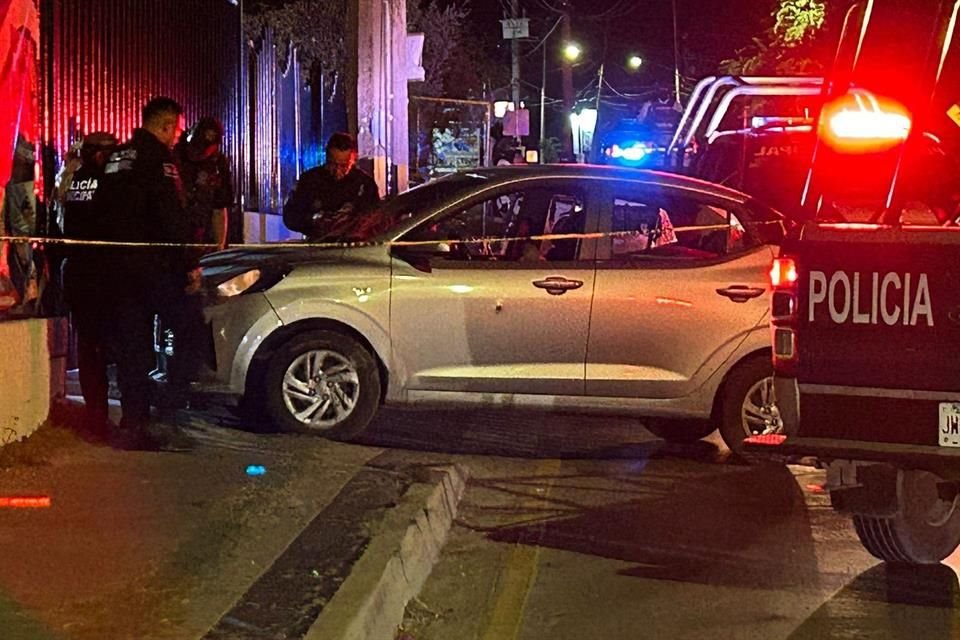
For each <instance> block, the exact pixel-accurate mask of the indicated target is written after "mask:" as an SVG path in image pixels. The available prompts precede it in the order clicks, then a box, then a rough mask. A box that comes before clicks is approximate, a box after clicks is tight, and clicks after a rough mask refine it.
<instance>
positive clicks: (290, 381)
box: [264, 330, 381, 440]
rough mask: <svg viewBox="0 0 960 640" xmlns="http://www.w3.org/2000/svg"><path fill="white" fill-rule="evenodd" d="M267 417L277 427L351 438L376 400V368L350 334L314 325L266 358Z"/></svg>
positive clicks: (369, 417) (373, 409)
mask: <svg viewBox="0 0 960 640" xmlns="http://www.w3.org/2000/svg"><path fill="white" fill-rule="evenodd" d="M264 383H265V386H266V394H265V397H264V409H265V412H266V414H267V418H268V419H269V420H270V421H271V422H272V423H273V424H274V425H276V426H277V428H279V429H280V430H282V431H292V432H299V433H309V434H314V435H321V436H324V437H327V438H332V439H335V440H351V439H353V438H356V437H358V436H359V435H360V434H362V433H363V432H364V430H365V429H366V428H367V426H368V425H369V424H370V421H371V420H372V419H373V416H374V415H375V414H376V412H377V408H378V406H379V404H380V390H381V381H380V371H379V369H378V367H377V363H376V361H375V360H374V357H373V355H372V354H371V353H370V352H369V351H368V350H367V348H366V347H365V346H364V345H363V344H361V343H360V342H359V341H358V340H356V339H355V338H353V337H351V336H349V335H347V334H345V333H341V332H338V331H328V330H317V331H309V332H305V333H302V334H299V335H297V336H294V337H293V338H291V339H290V340H288V341H287V342H286V343H284V344H283V346H281V347H280V348H279V349H278V350H277V352H276V353H274V354H273V356H272V358H271V359H270V363H269V365H268V366H267V372H266V376H265V378H264Z"/></svg>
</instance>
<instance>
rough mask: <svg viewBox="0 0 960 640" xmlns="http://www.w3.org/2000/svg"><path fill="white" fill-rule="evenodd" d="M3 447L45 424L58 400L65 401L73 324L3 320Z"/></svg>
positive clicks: (0, 394) (0, 343) (0, 421)
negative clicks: (55, 401)
mask: <svg viewBox="0 0 960 640" xmlns="http://www.w3.org/2000/svg"><path fill="white" fill-rule="evenodd" d="M0 349H2V350H3V358H2V360H0V362H2V364H0V446H2V445H4V444H7V443H10V442H16V441H17V440H21V439H23V438H25V437H27V436H28V435H30V434H31V433H33V432H34V431H35V430H36V429H37V427H39V426H40V425H41V424H43V423H44V422H45V421H46V420H47V418H48V417H49V415H50V407H51V404H52V401H53V399H55V398H59V397H63V395H64V384H65V378H66V359H67V323H66V320H64V319H62V318H58V319H29V320H9V321H4V322H0Z"/></svg>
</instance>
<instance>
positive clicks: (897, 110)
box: [820, 92, 912, 152]
mask: <svg viewBox="0 0 960 640" xmlns="http://www.w3.org/2000/svg"><path fill="white" fill-rule="evenodd" d="M820 123H821V124H820V127H821V134H820V135H821V138H822V139H823V141H824V142H825V143H827V144H828V145H830V146H831V147H834V148H835V149H837V150H840V151H847V152H874V151H882V150H884V149H889V148H891V147H895V146H897V145H898V144H900V143H902V142H903V141H904V140H906V139H907V136H909V135H910V128H911V126H912V119H911V117H910V113H909V112H908V111H907V109H906V108H905V107H903V105H901V104H899V103H897V102H895V101H893V100H888V99H883V98H878V97H876V96H874V95H872V94H870V93H866V92H857V93H850V94H847V95H844V96H841V97H840V98H838V99H836V100H834V101H832V102H829V103H827V104H826V105H824V107H823V112H822V114H821V116H820Z"/></svg>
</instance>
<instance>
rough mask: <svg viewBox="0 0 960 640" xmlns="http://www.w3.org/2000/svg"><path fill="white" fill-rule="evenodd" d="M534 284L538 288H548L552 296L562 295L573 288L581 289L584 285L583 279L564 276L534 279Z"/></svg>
mask: <svg viewBox="0 0 960 640" xmlns="http://www.w3.org/2000/svg"><path fill="white" fill-rule="evenodd" d="M533 286H535V287H536V288H538V289H546V290H547V293H549V294H550V295H552V296H562V295H563V294H565V293H566V292H567V291H570V290H571V289H579V288H580V287H582V286H583V281H582V280H570V279H568V278H564V277H563V276H549V277H547V278H544V279H543V280H534V281H533Z"/></svg>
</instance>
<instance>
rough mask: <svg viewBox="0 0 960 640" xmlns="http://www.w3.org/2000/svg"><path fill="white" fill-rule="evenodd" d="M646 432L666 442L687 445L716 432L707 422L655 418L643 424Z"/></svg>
mask: <svg viewBox="0 0 960 640" xmlns="http://www.w3.org/2000/svg"><path fill="white" fill-rule="evenodd" d="M644 426H645V427H646V428H647V431H649V432H650V433H652V434H653V435H655V436H657V437H658V438H660V439H662V440H666V441H667V442H676V443H680V444H687V443H690V442H696V441H697V440H701V439H703V438H706V437H707V436H708V435H710V434H711V433H713V432H714V431H716V427H714V426H713V424H712V423H711V422H710V421H709V420H668V419H661V418H657V419H654V420H650V421H648V422H645V423H644Z"/></svg>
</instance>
